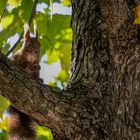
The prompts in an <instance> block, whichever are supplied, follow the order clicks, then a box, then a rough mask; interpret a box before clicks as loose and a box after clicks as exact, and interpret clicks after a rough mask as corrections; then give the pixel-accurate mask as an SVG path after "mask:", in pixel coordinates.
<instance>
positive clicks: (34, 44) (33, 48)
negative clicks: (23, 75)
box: [23, 25, 40, 63]
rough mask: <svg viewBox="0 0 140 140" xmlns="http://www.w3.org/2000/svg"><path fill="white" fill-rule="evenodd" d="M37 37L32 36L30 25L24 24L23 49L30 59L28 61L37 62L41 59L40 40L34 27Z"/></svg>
mask: <svg viewBox="0 0 140 140" xmlns="http://www.w3.org/2000/svg"><path fill="white" fill-rule="evenodd" d="M34 32H35V33H34V34H35V37H30V31H29V26H28V25H25V26H24V36H23V40H24V42H23V51H24V54H25V56H26V58H27V60H28V62H31V63H33V62H35V61H36V60H39V54H40V42H39V40H38V34H37V30H35V29H34Z"/></svg>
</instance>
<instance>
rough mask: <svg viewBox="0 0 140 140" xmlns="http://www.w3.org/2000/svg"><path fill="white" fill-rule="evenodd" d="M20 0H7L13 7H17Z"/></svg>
mask: <svg viewBox="0 0 140 140" xmlns="http://www.w3.org/2000/svg"><path fill="white" fill-rule="evenodd" d="M21 1H22V0H8V4H9V5H10V6H13V7H18V6H20V5H21Z"/></svg>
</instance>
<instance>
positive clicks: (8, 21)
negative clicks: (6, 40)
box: [0, 15, 14, 29]
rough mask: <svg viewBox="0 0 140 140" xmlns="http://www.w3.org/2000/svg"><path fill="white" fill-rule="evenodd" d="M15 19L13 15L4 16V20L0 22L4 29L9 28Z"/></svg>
mask: <svg viewBox="0 0 140 140" xmlns="http://www.w3.org/2000/svg"><path fill="white" fill-rule="evenodd" d="M13 19H14V16H13V15H8V16H6V17H4V18H2V20H1V22H0V26H1V27H2V29H5V28H7V27H8V26H9V25H10V24H11V23H12V22H13Z"/></svg>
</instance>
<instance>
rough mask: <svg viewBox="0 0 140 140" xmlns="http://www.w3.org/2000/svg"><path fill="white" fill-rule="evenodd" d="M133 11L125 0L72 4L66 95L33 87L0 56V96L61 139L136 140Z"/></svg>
mask: <svg viewBox="0 0 140 140" xmlns="http://www.w3.org/2000/svg"><path fill="white" fill-rule="evenodd" d="M133 7H134V4H133V3H132V5H131V3H130V1H128V0H127V1H125V0H113V1H109V0H79V1H74V0H72V8H73V14H72V29H73V48H72V54H73V55H72V67H71V69H72V76H71V78H70V81H69V85H68V88H67V90H66V91H61V90H59V89H57V88H53V87H50V86H45V85H42V84H41V83H38V82H37V81H35V80H33V79H31V78H30V77H29V76H27V74H25V73H24V72H22V71H21V70H19V69H18V68H17V67H16V66H14V65H13V64H12V63H10V62H9V61H8V60H7V59H6V58H5V57H4V56H3V55H2V54H0V60H1V61H0V89H1V90H2V95H3V96H4V97H6V98H7V99H8V100H10V102H11V103H12V104H13V105H14V106H15V107H16V108H18V109H19V110H21V111H23V112H25V113H27V114H28V115H30V116H32V117H33V118H35V119H36V120H37V121H38V122H39V123H40V124H42V125H44V126H48V127H50V128H51V129H53V130H54V131H55V132H56V133H57V134H58V136H59V137H61V139H70V140H74V139H75V140H86V139H87V140H100V139H106V140H119V139H128V140H129V139H132V140H133V139H134V140H139V139H140V117H139V116H140V104H139V101H140V42H139V38H138V34H139V30H138V29H139V26H136V25H134V24H133V21H134V13H133V11H134V9H133ZM112 12H113V14H111V13H112ZM11 95H12V96H11Z"/></svg>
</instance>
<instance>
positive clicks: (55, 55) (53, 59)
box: [47, 51, 59, 64]
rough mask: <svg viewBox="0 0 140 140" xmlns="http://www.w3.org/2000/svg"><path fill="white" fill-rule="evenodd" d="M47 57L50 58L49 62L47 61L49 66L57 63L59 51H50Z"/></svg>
mask: <svg viewBox="0 0 140 140" xmlns="http://www.w3.org/2000/svg"><path fill="white" fill-rule="evenodd" d="M47 56H48V61H47V63H48V64H51V63H54V62H57V61H58V60H59V51H52V52H50V51H48V52H47Z"/></svg>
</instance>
